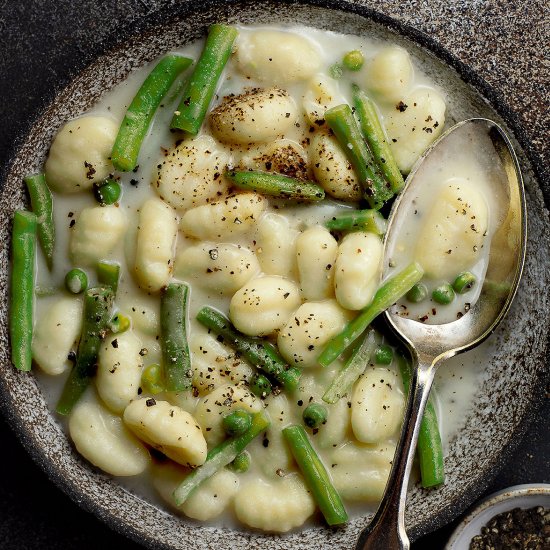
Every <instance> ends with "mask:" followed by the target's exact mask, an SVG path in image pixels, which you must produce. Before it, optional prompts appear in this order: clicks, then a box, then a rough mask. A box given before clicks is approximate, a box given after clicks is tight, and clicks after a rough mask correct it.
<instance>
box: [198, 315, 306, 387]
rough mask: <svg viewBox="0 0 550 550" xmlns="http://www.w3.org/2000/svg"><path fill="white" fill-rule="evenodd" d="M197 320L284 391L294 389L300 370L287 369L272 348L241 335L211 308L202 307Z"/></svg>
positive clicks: (265, 343) (269, 345) (227, 320)
mask: <svg viewBox="0 0 550 550" xmlns="http://www.w3.org/2000/svg"><path fill="white" fill-rule="evenodd" d="M197 320H198V321H199V322H200V323H201V324H202V325H204V326H205V327H206V328H209V329H210V330H212V331H213V332H215V333H216V334H218V335H219V336H221V337H222V338H223V340H224V341H225V342H226V343H227V344H229V345H230V346H231V347H233V348H234V349H235V350H236V351H238V352H239V353H240V354H241V355H242V356H243V357H244V358H245V359H246V360H247V361H249V362H250V363H252V364H253V365H256V366H257V367H258V368H259V369H261V370H263V371H264V372H265V373H266V374H267V375H268V376H271V377H273V378H274V379H275V380H277V382H279V383H280V384H281V385H282V386H283V387H284V388H285V389H287V390H290V391H292V390H294V389H296V387H297V386H298V381H299V380H300V376H301V372H300V370H299V369H297V368H295V367H289V366H288V365H287V363H286V362H285V360H284V359H283V358H282V357H281V355H280V354H279V352H278V351H277V349H276V348H275V347H274V346H272V345H271V344H269V343H267V342H264V341H262V340H259V339H257V338H251V337H249V336H245V335H244V334H241V333H240V332H239V331H238V330H237V329H235V327H234V326H233V325H232V324H231V322H230V321H229V319H227V318H226V317H225V316H224V315H222V314H221V313H220V312H219V311H216V310H215V309H213V308H211V307H208V306H205V307H203V308H202V309H201V310H200V311H199V312H198V314H197Z"/></svg>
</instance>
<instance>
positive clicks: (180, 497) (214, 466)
mask: <svg viewBox="0 0 550 550" xmlns="http://www.w3.org/2000/svg"><path fill="white" fill-rule="evenodd" d="M268 427H269V420H268V418H267V417H266V416H265V414H264V413H263V412H259V413H256V414H254V415H253V416H252V426H251V427H250V429H249V430H248V431H247V432H245V433H244V434H243V435H239V436H237V437H233V438H231V439H226V440H225V441H224V442H223V443H221V444H220V445H218V446H217V447H214V448H213V449H212V450H211V451H210V452H209V453H208V455H207V456H206V461H205V463H204V464H203V465H202V466H199V467H198V468H195V469H194V470H193V471H192V472H191V473H190V474H189V475H188V476H187V477H186V478H185V479H184V480H183V481H182V482H181V483H180V485H179V486H178V487H177V488H176V490H175V491H174V501H175V503H176V506H181V505H182V504H183V503H184V502H185V501H186V500H187V499H188V498H189V496H190V495H191V493H192V492H193V491H194V490H195V489H196V488H197V487H198V486H199V485H200V484H201V483H202V482H203V481H206V480H207V479H208V478H210V477H212V476H213V475H214V474H215V473H216V472H218V471H219V470H221V469H222V468H223V467H224V466H227V465H228V464H230V463H231V462H233V460H235V459H236V458H237V456H238V455H239V454H240V453H242V452H243V451H244V449H245V447H246V446H247V445H248V444H249V443H250V442H251V441H252V440H253V439H254V438H255V437H257V436H258V435H260V434H261V433H262V432H265V430H267V428H268Z"/></svg>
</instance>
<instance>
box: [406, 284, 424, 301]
mask: <svg viewBox="0 0 550 550" xmlns="http://www.w3.org/2000/svg"><path fill="white" fill-rule="evenodd" d="M427 297H428V288H427V287H426V285H425V284H424V283H416V284H415V285H414V286H413V287H412V288H411V289H410V290H409V292H407V300H409V302H412V303H413V304H418V303H419V302H422V301H423V300H425V299H426V298H427Z"/></svg>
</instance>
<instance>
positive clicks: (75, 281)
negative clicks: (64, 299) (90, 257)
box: [65, 267, 88, 294]
mask: <svg viewBox="0 0 550 550" xmlns="http://www.w3.org/2000/svg"><path fill="white" fill-rule="evenodd" d="M65 288H66V289H67V290H68V291H69V292H71V293H72V294H82V292H84V291H85V290H86V289H87V288H88V275H86V272H85V271H83V270H82V269H79V268H78V267H75V268H74V269H71V270H70V271H68V272H67V274H66V275H65Z"/></svg>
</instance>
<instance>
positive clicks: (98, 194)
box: [94, 178, 122, 206]
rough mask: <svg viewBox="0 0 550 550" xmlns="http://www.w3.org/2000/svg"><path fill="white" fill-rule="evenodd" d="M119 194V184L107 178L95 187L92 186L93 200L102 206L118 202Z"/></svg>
mask: <svg viewBox="0 0 550 550" xmlns="http://www.w3.org/2000/svg"><path fill="white" fill-rule="evenodd" d="M121 192H122V190H121V187H120V183H118V181H116V180H114V179H112V178H107V179H106V180H105V181H103V182H101V183H99V184H97V185H96V184H94V197H95V200H96V201H97V202H98V203H99V204H100V205H102V206H105V205H108V204H115V202H118V199H120V194H121Z"/></svg>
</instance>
